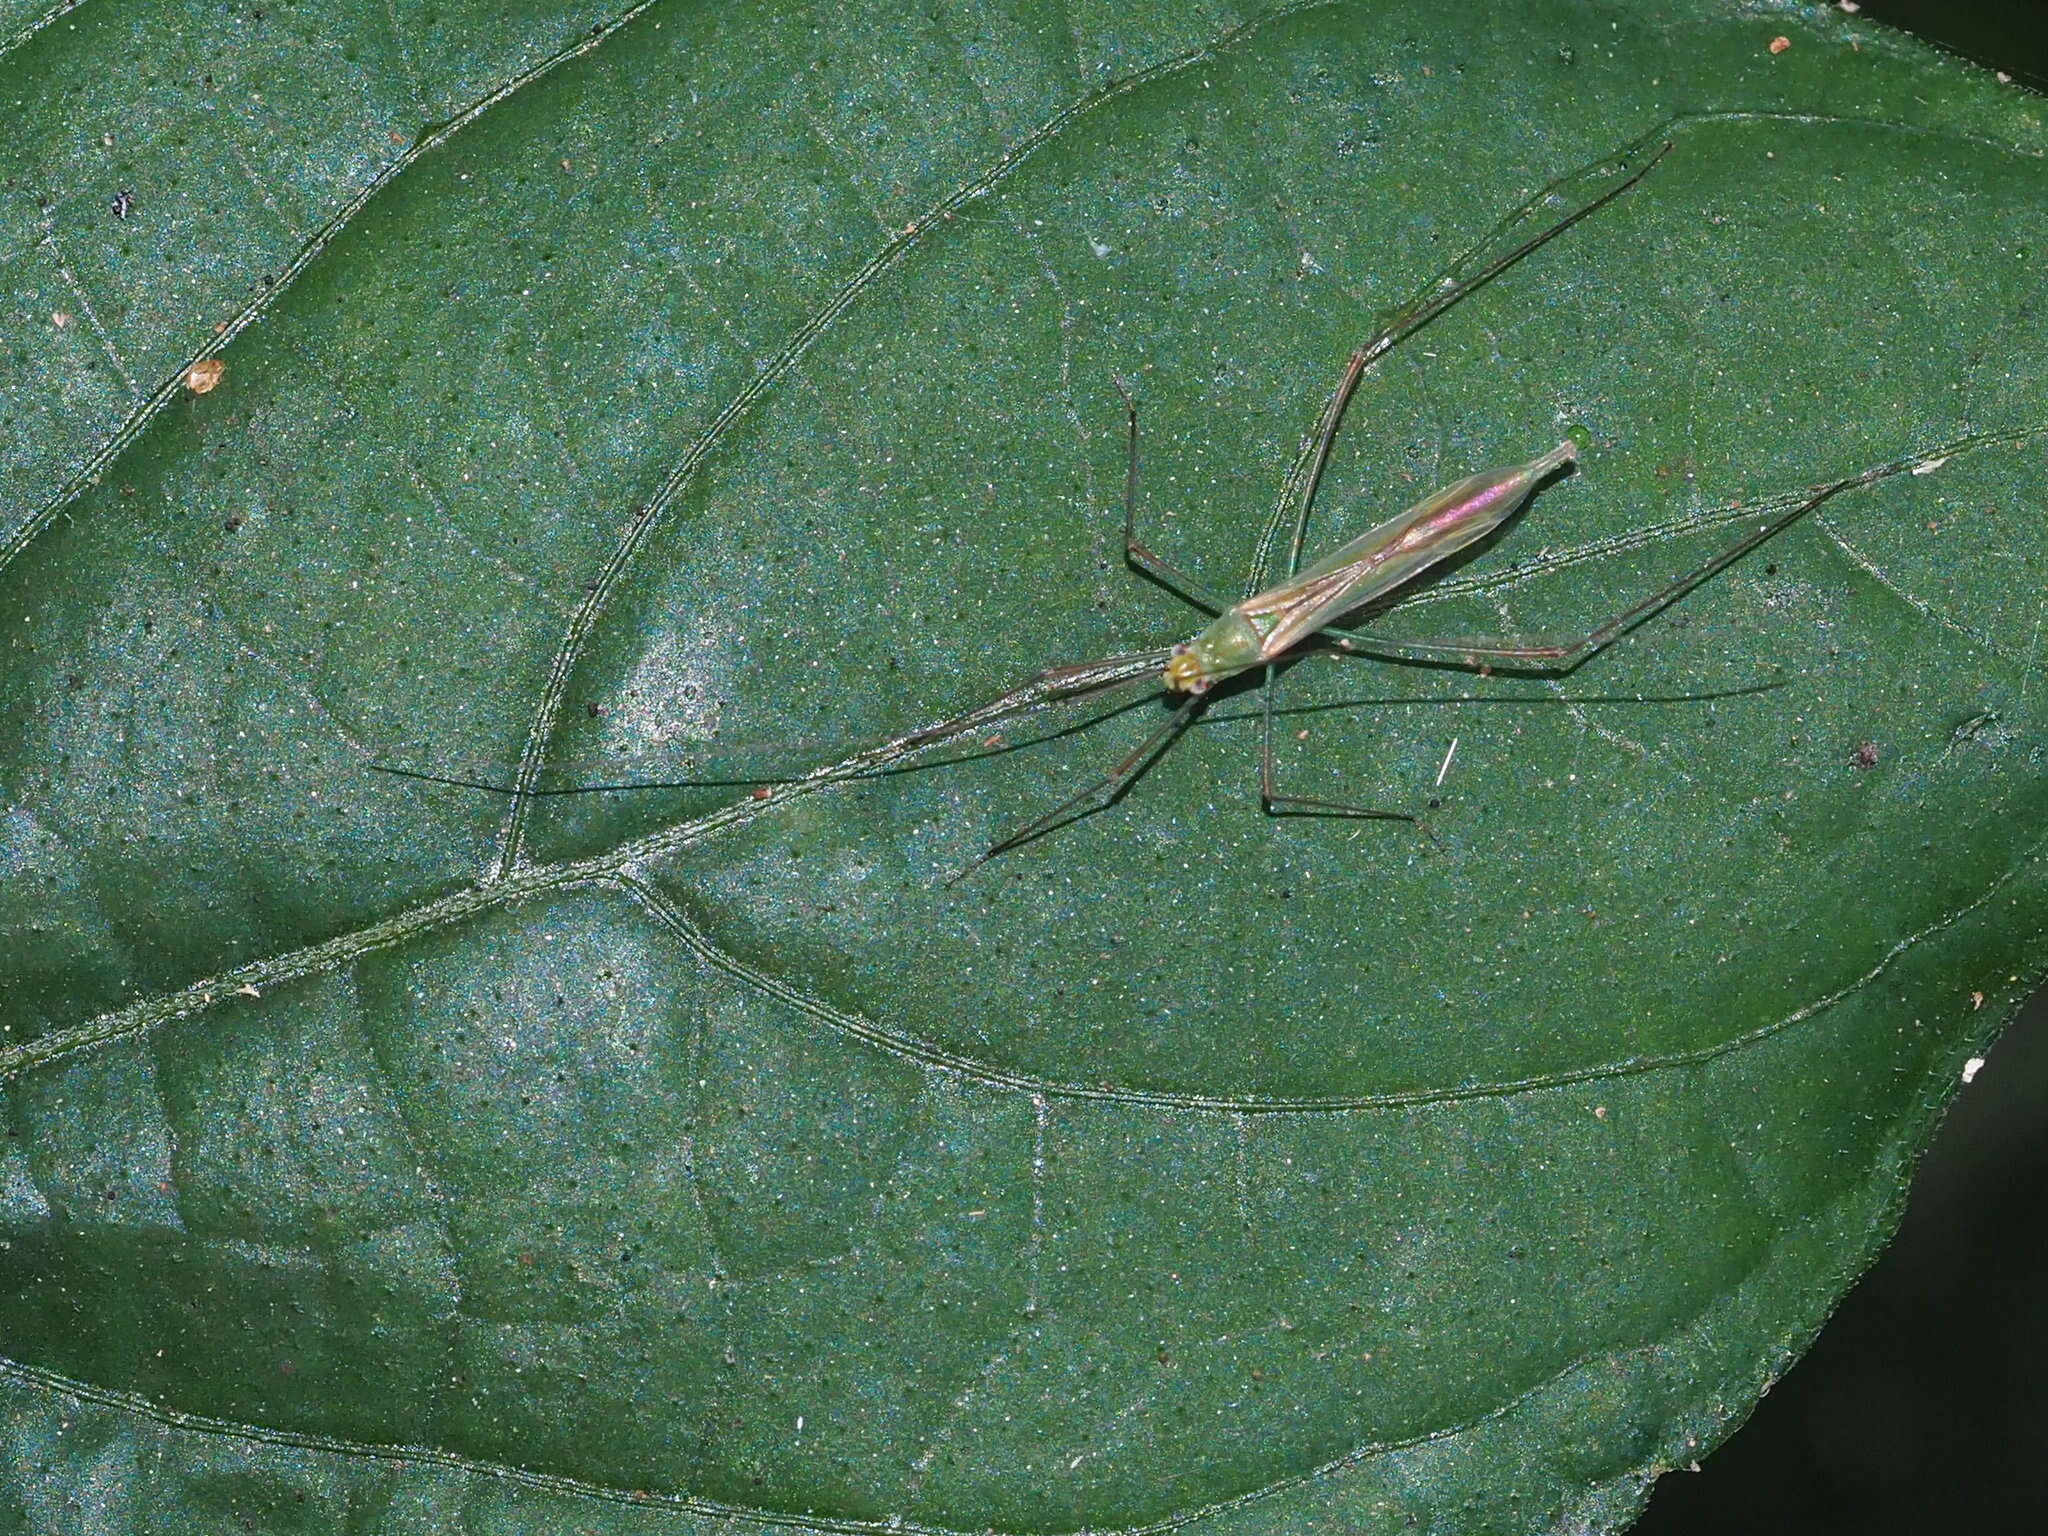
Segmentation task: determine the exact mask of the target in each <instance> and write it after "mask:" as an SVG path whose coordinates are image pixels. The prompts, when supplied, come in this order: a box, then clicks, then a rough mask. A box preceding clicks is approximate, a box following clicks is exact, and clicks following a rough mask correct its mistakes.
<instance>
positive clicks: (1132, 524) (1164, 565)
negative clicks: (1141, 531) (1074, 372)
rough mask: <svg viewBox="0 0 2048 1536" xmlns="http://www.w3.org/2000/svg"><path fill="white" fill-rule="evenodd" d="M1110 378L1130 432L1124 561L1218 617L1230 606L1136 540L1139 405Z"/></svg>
mask: <svg viewBox="0 0 2048 1536" xmlns="http://www.w3.org/2000/svg"><path fill="white" fill-rule="evenodd" d="M1110 378H1111V379H1112V380H1113V381H1114V382H1115V384H1116V392H1117V393H1118V394H1120V395H1122V396H1123V397H1124V420H1125V423H1126V424H1127V426H1128V429H1129V432H1130V452H1129V454H1128V456H1127V457H1126V458H1125V460H1124V559H1125V560H1126V561H1127V562H1128V563H1129V564H1130V565H1132V566H1133V567H1135V568H1136V569H1138V570H1141V571H1143V572H1144V573H1145V574H1146V575H1147V576H1150V577H1151V578H1152V579H1153V580H1154V581H1156V582H1158V583H1160V585H1162V586H1164V587H1165V588H1166V589H1167V590H1168V591H1170V592H1173V593H1176V594H1177V595H1179V596H1181V597H1184V598H1186V599H1187V600H1188V601H1189V602H1191V603H1193V604H1194V605H1195V606H1196V607H1197V608H1206V609H1208V610H1209V612H1211V613H1221V612H1222V611H1223V610H1224V609H1226V608H1228V607H1229V606H1230V604H1229V603H1228V602H1227V601H1225V600H1224V599H1223V598H1220V597H1218V596H1217V595H1216V594H1215V593H1213V592H1211V591H1210V590H1209V589H1208V588H1207V587H1205V586H1203V585H1202V584H1201V583H1200V582H1199V581H1197V580H1195V578H1194V577H1192V576H1190V575H1188V574H1187V572H1185V571H1183V570H1182V569H1181V568H1180V567H1179V566H1177V565H1175V564H1173V563H1172V562H1171V561H1169V560H1167V559H1165V558H1164V557H1162V556H1160V555H1155V554H1154V553H1153V552H1152V551H1151V550H1149V549H1147V548H1146V547H1145V546H1144V545H1143V544H1142V543H1140V542H1139V539H1138V402H1137V401H1135V400H1133V399H1132V398H1131V392H1130V390H1128V389H1126V388H1125V387H1124V381H1123V380H1122V379H1120V378H1118V377H1117V376H1116V375H1115V374H1113V373H1112V374H1111V375H1110Z"/></svg>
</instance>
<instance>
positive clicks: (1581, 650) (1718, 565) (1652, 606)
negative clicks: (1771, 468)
mask: <svg viewBox="0 0 2048 1536" xmlns="http://www.w3.org/2000/svg"><path fill="white" fill-rule="evenodd" d="M1918 462H1920V461H1919V460H1917V459H1900V460H1897V461H1895V462H1893V463H1890V464H1880V465H1878V466H1877V467H1876V468H1874V469H1866V470H1864V471H1862V472H1861V473H1859V474H1854V475H1849V476H1847V477H1846V478H1844V479H1841V480H1837V481H1834V482H1833V483H1832V484H1829V485H1824V486H1820V487H1818V488H1817V489H1815V490H1813V491H1811V492H1809V493H1808V494H1807V496H1806V497H1805V498H1804V499H1802V500H1801V501H1799V502H1797V503H1795V504H1794V505H1793V506H1792V507H1791V509H1790V510H1788V511H1785V512H1781V513H1779V514H1778V515H1777V516H1776V517H1773V518H1770V519H1769V520H1767V521H1766V522H1764V523H1763V524H1762V525H1761V526H1759V527H1758V528H1756V529H1755V530H1754V531H1753V532H1751V533H1748V534H1745V535H1744V536H1743V537H1742V538H1740V539H1738V540H1737V541H1736V542H1735V543H1733V544H1731V545H1729V546H1728V547H1727V548H1726V549H1724V550H1722V551H1721V552H1720V553H1719V554H1717V555H1715V556H1714V557H1713V559H1711V560H1709V561H1707V562H1706V563H1705V564H1704V565H1700V566H1697V567H1695V568H1694V569H1692V570H1690V571H1688V572H1686V573H1685V574H1684V575H1683V576H1680V577H1679V578H1678V579H1677V580H1676V581H1671V582H1667V583H1666V584H1665V585H1664V586H1662V587H1659V588H1658V589H1657V590H1656V591H1655V592H1652V593H1651V594H1650V595H1649V596H1648V597H1646V598H1644V599H1643V600H1642V601H1640V602H1637V603H1632V604H1630V605H1629V606H1628V607H1627V608H1624V609H1622V611H1621V612H1619V613H1617V614H1615V615H1614V616H1613V617H1612V618H1610V619H1607V620H1606V621H1604V622H1603V623H1601V624H1599V625H1597V626H1595V627H1594V628H1592V629H1590V630H1587V631H1586V632H1585V633H1583V634H1578V635H1567V636H1561V637H1555V638H1549V639H1523V640H1506V639H1499V638H1479V637H1475V638H1473V639H1470V640H1394V639H1389V640H1384V641H1383V640H1381V639H1380V638H1379V637H1378V636H1377V635H1370V634H1357V633H1354V632H1352V631H1349V630H1343V629H1326V630H1323V631H1322V632H1321V633H1322V634H1323V635H1324V636H1325V638H1328V639H1331V640H1334V641H1336V643H1337V645H1338V648H1339V649H1341V650H1347V651H1366V652H1370V653H1373V654H1376V655H1398V656H1414V657H1417V658H1418V659H1421V660H1425V661H1431V660H1443V661H1451V662H1458V663H1463V664H1465V665H1468V666H1480V665H1483V664H1485V663H1489V662H1495V661H1505V662H1524V663H1527V664H1530V665H1532V666H1537V667H1540V668H1542V669H1543V670H1545V671H1551V672H1569V671H1571V670H1572V669H1573V668H1574V667H1576V666H1578V665H1579V664H1580V663H1581V662H1583V661H1584V660H1585V659H1586V658H1587V657H1589V656H1591V655H1592V654H1593V653H1594V652H1595V651H1598V650H1600V649H1601V648H1602V647H1604V646H1606V645H1608V644H1610V643H1611V642H1613V641H1615V640H1617V639H1619V638H1620V637H1621V636H1623V635H1625V634H1627V633H1628V632H1629V631H1630V630H1631V629H1634V628H1635V627H1636V625H1638V624H1640V623H1642V622H1643V620H1645V619H1647V618H1649V617H1650V616H1651V615H1653V614H1656V613H1658V612H1661V611H1662V610H1663V609H1665V608H1668V607H1670V606H1671V605H1672V604H1673V603H1675V602H1677V601H1678V600H1679V599H1680V598H1682V597H1684V596H1685V595H1686V593H1688V592H1690V591H1692V590H1693V588H1695V587H1697V586H1699V585H1700V583H1702V582H1704V581H1707V580H1708V579H1710V578H1712V577H1714V576H1717V575H1719V574H1720V573H1721V572H1722V571H1724V570H1726V569H1727V568H1728V567H1729V566H1731V565H1733V564H1734V563H1735V562H1736V561H1738V560H1740V559H1741V558H1742V557H1743V556H1744V555H1746V554H1748V553H1749V552H1750V551H1751V550H1753V549H1755V548H1756V547H1757V546H1758V545H1759V544H1762V543H1764V542H1766V541H1767V540H1770V539H1773V538H1775V537H1777V535H1779V534H1781V533H1783V532H1784V531H1785V530H1786V529H1787V528H1789V527H1791V526H1792V525H1793V524H1794V523H1796V522H1798V521H1799V520H1800V519H1801V518H1803V517H1805V516H1807V515H1808V514H1809V513H1811V512H1812V511H1813V510H1814V509H1815V508H1816V507H1819V506H1820V505H1822V504H1823V503H1824V502H1828V501H1831V500H1833V499H1834V498H1835V497H1837V496H1839V495H1841V494H1842V492H1844V491H1847V490H1854V489H1856V488H1857V487H1859V486H1865V485H1870V484H1872V483H1874V482H1876V481H1878V480H1883V479H1885V478H1887V477H1889V476H1891V475H1895V474H1899V473H1901V472H1903V471H1905V470H1908V469H1911V468H1912V467H1913V466H1914V464H1916V463H1918Z"/></svg>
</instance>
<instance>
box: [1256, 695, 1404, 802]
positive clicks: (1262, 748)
mask: <svg viewBox="0 0 2048 1536" xmlns="http://www.w3.org/2000/svg"><path fill="white" fill-rule="evenodd" d="M1273 692H1274V690H1273V668H1271V667H1268V668H1266V686H1265V687H1264V689H1262V690H1261V698H1262V700H1263V703H1264V708H1263V709H1262V710H1261V712H1260V717H1259V804H1260V805H1261V806H1263V807H1264V808H1265V812H1266V814H1267V815H1268V816H1351V817H1356V818H1357V819H1359V820H1361V821H1413V822H1419V821H1420V818H1419V817H1416V816H1411V815H1410V814H1409V813H1408V812H1406V811H1381V810H1375V809H1373V808H1372V807H1371V806H1366V805H1351V804H1348V803H1346V802H1345V801H1342V800H1317V799H1312V798H1311V797H1309V796H1307V795H1283V794H1281V793H1280V792H1279V791H1278V790H1277V789H1276V788H1274V781H1275V775H1274V773H1273Z"/></svg>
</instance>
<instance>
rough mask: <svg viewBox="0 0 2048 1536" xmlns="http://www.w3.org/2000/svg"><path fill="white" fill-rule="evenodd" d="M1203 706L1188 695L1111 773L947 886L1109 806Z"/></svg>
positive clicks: (992, 848)
mask: <svg viewBox="0 0 2048 1536" xmlns="http://www.w3.org/2000/svg"><path fill="white" fill-rule="evenodd" d="M1202 702H1203V695H1201V694H1199V693H1191V694H1189V695H1188V696H1187V699H1186V701H1185V702H1184V703H1182V704H1181V705H1180V707H1179V708H1177V709H1175V710H1174V712H1173V714H1172V715H1171V716H1169V717H1168V718H1167V721H1166V723H1165V724H1164V725H1162V726H1160V727H1159V728H1158V729H1157V730H1155V731H1154V732H1152V734H1151V735H1149V736H1147V737H1146V738H1145V739H1144V740H1143V741H1141V742H1139V743H1138V745H1137V746H1136V747H1134V748H1132V749H1131V751H1130V752H1129V753H1127V754H1126V755H1125V756H1124V758H1123V759H1122V760H1121V761H1120V762H1119V763H1118V764H1117V765H1116V766H1115V767H1114V768H1112V769H1110V770H1109V772H1107V773H1105V774H1104V775H1103V776H1102V777H1101V778H1099V779H1097V780H1095V781H1094V782H1093V783H1091V784H1089V785H1088V786H1087V787H1086V788H1084V789H1082V790H1081V791H1080V792H1079V793H1078V794H1073V795H1069V796H1068V797H1067V798H1066V799H1064V800H1062V801H1061V802H1060V803H1059V804H1058V805H1056V806H1054V807H1053V808H1052V809H1051V810H1049V811H1047V812H1046V813H1045V814H1044V815H1043V816H1041V817H1039V818H1038V819H1037V820H1036V821H1033V822H1030V823H1028V824H1026V825H1024V826H1021V827H1019V828H1018V829H1017V830H1016V831H1014V832H1012V833H1010V834H1009V835H1008V836H1006V837H1002V838H999V839H998V840H997V841H995V842H993V843H991V844H989V845H988V847H987V848H985V849H983V850H982V851H981V853H979V854H978V855H976V856H975V858H974V859H973V860H972V861H971V862H969V864H968V865H967V867H966V868H964V869H962V870H961V871H960V872H959V873H958V874H955V875H953V876H951V877H949V878H948V879H947V881H946V884H948V885H952V884H955V883H956V882H958V881H961V880H964V879H966V878H967V877H968V876H969V875H971V874H973V873H974V872H975V871H976V870H977V869H979V868H981V866H982V865H984V864H986V863H987V862H988V861H989V860H990V859H992V858H994V857H995V856H996V855H997V854H999V853H1007V852H1008V851H1009V850H1010V849H1012V848H1015V847H1017V846H1018V845H1019V844H1020V843H1028V842H1030V841H1032V840H1033V839H1034V838H1037V837H1042V836H1043V835H1044V834H1045V833H1047V832H1050V831H1051V830H1052V829H1053V828H1054V827H1056V826H1059V825H1061V824H1062V823H1063V822H1065V821H1067V820H1068V819H1069V818H1070V817H1072V816H1074V815H1075V814H1076V813H1077V812H1080V811H1081V809H1082V807H1083V806H1086V805H1088V804H1089V803H1090V802H1092V801H1094V800H1097V799H1100V800H1101V802H1102V804H1104V805H1108V804H1109V803H1110V802H1111V801H1113V800H1115V799H1116V797H1117V796H1118V795H1119V794H1120V793H1122V791H1123V788H1124V787H1125V785H1126V783H1127V781H1129V780H1130V778H1131V775H1132V774H1133V773H1134V772H1135V771H1137V770H1138V769H1139V768H1141V767H1143V766H1144V765H1145V764H1147V763H1149V762H1150V761H1151V760H1152V759H1153V757H1154V756H1155V755H1157V754H1158V753H1159V752H1161V751H1163V750H1164V749H1165V748H1166V747H1167V746H1169V745H1171V744H1172V741H1173V738H1174V737H1176V736H1178V735H1179V734H1180V733H1181V732H1182V731H1183V730H1184V729H1186V727H1187V724H1188V722H1189V721H1190V720H1192V719H1193V718H1194V714H1195V711H1196V710H1197V709H1198V708H1200V707H1201V705H1202Z"/></svg>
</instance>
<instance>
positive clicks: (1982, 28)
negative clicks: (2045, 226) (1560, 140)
mask: <svg viewBox="0 0 2048 1536" xmlns="http://www.w3.org/2000/svg"><path fill="white" fill-rule="evenodd" d="M1856 19H1857V20H1858V21H1867V22H1874V23H1880V24H1886V25H1890V26H1895V27H1899V28H1902V29H1904V30H1906V31H1910V32H1913V33H1915V34H1917V35H1918V36H1919V37H1920V38H1922V39H1923V40H1924V41H1926V42H1930V43H1933V44H1935V45H1937V46H1939V47H1942V48H1945V49H1947V50H1948V51H1950V52H1952V53H1957V54H1961V55H1963V56H1965V57H1967V58H1971V59H1974V60H1976V61H1977V62H1978V63H1981V64H1985V65H1988V66H1989V67H1991V68H1993V69H2002V70H2004V71H2005V72H2006V73H2008V74H2010V75H2011V76H2013V78H2014V82H2015V87H2014V88H2015V89H2019V88H2026V87H2031V88H2033V89H2035V90H2040V91H2048V0H1863V8H1862V10H1861V12H1859V13H1858V15H1857V18H1856ZM2043 1105H2048V992H2043V993H2042V994H2041V995H2040V996H2037V997H2036V998H2035V999H2034V1001H2033V1002H2032V1004H2030V1005H2029V1006H2028V1008H2027V1010H2026V1012H2025V1013H2024V1014H2022V1015H2021V1017H2020V1018H2019V1019H2018V1020H2016V1021H2015V1022H2014V1024H2013V1026H2012V1028H2011V1029H2010V1030H2008V1031H2007V1032H2006V1035H2005V1037H2004V1038H2003V1039H2002V1040H2001V1041H2000V1042H1999V1043H1998V1044H1997V1045H1996V1046H1995V1047H1994V1048H1993V1050H1992V1052H1991V1054H1990V1057H1989V1060H1988V1064H1987V1065H1986V1066H1985V1067H1984V1069H1983V1070H1982V1071H1981V1072H1979V1073H1978V1074H1977V1078H1976V1081H1975V1082H1973V1083H1972V1084H1971V1085H1970V1086H1969V1087H1967V1088H1965V1089H1963V1091H1962V1095H1961V1097H1960V1098H1958V1099H1957V1100H1956V1104H1955V1107H1954V1109H1952V1110H1951V1111H1950V1112H1949V1116H1948V1119H1947V1120H1946V1121H1945V1122H1944V1123H1943V1125H1942V1128H1941V1132H1940V1134H1939V1135H1938V1136H1937V1137H1936V1138H1935V1142H1934V1145H1933V1147H1932V1148H1931V1149H1930V1150H1929V1151H1928V1153H1927V1156H1926V1159H1925V1160H1924V1161H1923V1162H1922V1163H1921V1165H1920V1171H1919V1173H1918V1175H1917V1176H1916V1177H1915V1178H1914V1181H1913V1192H1912V1197H1911V1201H1910V1203H1909V1204H1908V1206H1907V1208H1906V1217H1905V1221H1904V1224H1903V1225H1902V1226H1901V1227H1900V1228H1899V1235H1898V1237H1897V1238H1896V1239H1895V1240H1894V1241H1893V1243H1892V1245H1891V1247H1890V1248H1889V1249H1887V1250H1886V1252H1885V1254H1884V1256H1883V1257H1882V1258H1881V1259H1880V1260H1879V1261H1878V1263H1877V1265H1876V1267H1875V1268H1873V1269H1872V1270H1871V1271H1870V1273H1869V1274H1867V1275H1866V1276H1864V1278H1863V1279H1862V1280H1861V1281H1860V1282H1859V1283H1858V1284H1857V1286H1856V1288H1855V1289H1854V1290H1853V1291H1851V1292H1850V1293H1849V1298H1848V1300H1847V1301H1845V1302H1844V1303H1843V1304H1842V1309H1841V1311H1839V1312H1837V1313H1836V1314H1835V1316H1834V1319H1833V1321H1831V1322H1830V1323H1829V1324H1828V1325H1827V1327H1826V1329H1825V1330H1823V1331H1822V1333H1821V1336H1820V1338H1819V1340H1818V1341H1816V1343H1815V1344H1814V1346H1813V1348H1812V1349H1811V1350H1810V1351H1809V1352H1808V1353H1807V1355H1806V1358H1805V1359H1803V1360H1802V1361H1801V1362H1800V1363H1799V1365H1798V1366H1797V1367H1796V1368H1795V1369H1794V1370H1793V1371H1792V1373H1791V1374H1790V1375H1789V1376H1787V1377H1786V1378H1785V1379H1784V1380H1783V1381H1781V1382H1780V1383H1779V1384H1778V1385H1777V1386H1776V1387H1775V1388H1774V1389H1773V1390H1772V1391H1771V1394H1770V1395H1769V1396H1768V1397H1766V1398H1765V1399H1764V1400H1763V1402H1762V1403H1760V1404H1759V1405H1758V1407H1757V1410H1756V1413H1755V1414H1754V1416H1752V1417H1751V1419H1750V1421H1749V1423H1748V1424H1747V1425H1745V1426H1744V1427H1743V1428H1742V1429H1741V1430H1740V1431H1739V1432H1738V1433H1737V1434H1736V1435H1735V1437H1734V1439H1732V1440H1730V1441H1729V1442H1728V1444H1727V1445H1725V1446H1723V1447H1722V1448H1721V1449H1720V1450H1719V1451H1717V1452H1715V1453H1714V1455H1713V1457H1712V1458H1711V1459H1710V1460H1708V1461H1707V1462H1705V1463H1704V1464H1703V1467H1702V1470H1701V1471H1700V1472H1699V1473H1698V1474H1697V1475H1693V1474H1689V1473H1684V1472H1677V1473H1673V1474H1671V1475H1670V1476H1668V1477H1666V1478H1664V1479H1662V1480H1661V1481H1660V1482H1659V1483H1658V1484H1657V1489H1656V1492H1655V1494H1654V1495H1653V1496H1652V1498H1651V1500H1650V1508H1649V1512H1648V1513H1647V1514H1645V1515H1644V1516H1643V1518H1642V1520H1641V1521H1640V1522H1639V1523H1638V1524H1637V1525H1636V1527H1635V1530H1634V1536H1708V1533H1712V1536H1728V1533H1732V1532H1738V1531H1764V1532H1785V1533H1790V1536H1832V1533H1835V1532H1843V1533H1848V1532H1855V1533H1856V1536H1891V1533H1893V1532H1907V1531H1910V1532H1913V1533H1915V1536H1949V1533H1951V1532H1958V1533H1960V1532H1967V1533H1970V1536H2003V1533H2006V1532H2028V1531H2033V1532H2048V1241H2044V1240H2043V1235H2042V1226H2043V1209H2042V1208H2043V1194H2044V1192H2048V1135H2044V1134H2043V1130H2042V1126H2043V1113H2042V1106H2043Z"/></svg>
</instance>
